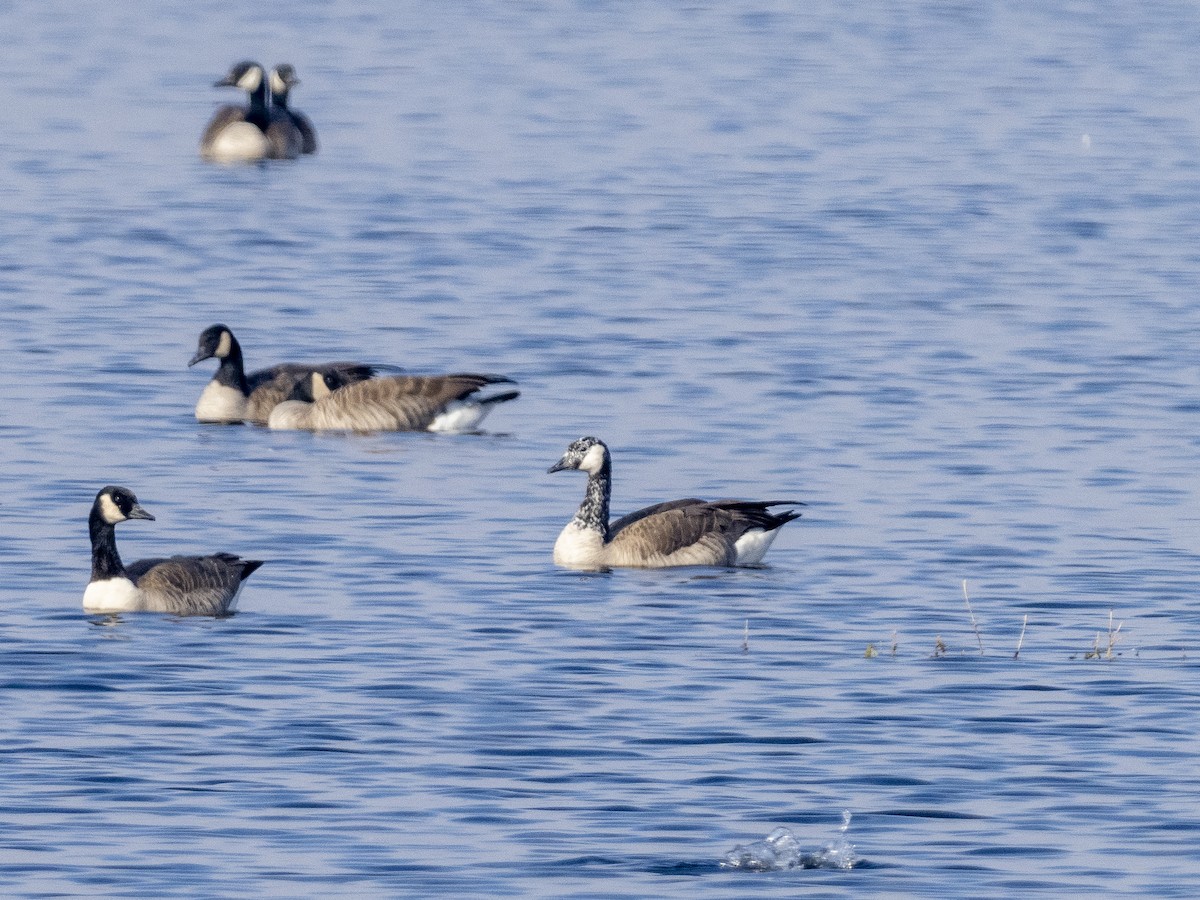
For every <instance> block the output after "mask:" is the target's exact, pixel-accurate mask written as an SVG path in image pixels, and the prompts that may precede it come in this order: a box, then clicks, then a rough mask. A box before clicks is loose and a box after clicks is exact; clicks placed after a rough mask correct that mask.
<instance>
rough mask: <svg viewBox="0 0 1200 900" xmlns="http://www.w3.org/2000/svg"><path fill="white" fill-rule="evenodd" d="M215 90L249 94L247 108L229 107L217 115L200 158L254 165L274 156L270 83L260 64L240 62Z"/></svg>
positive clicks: (203, 143) (210, 124) (202, 146)
mask: <svg viewBox="0 0 1200 900" xmlns="http://www.w3.org/2000/svg"><path fill="white" fill-rule="evenodd" d="M213 87H236V88H241V89H242V90H243V91H245V92H246V93H247V94H248V95H249V97H250V102H249V104H248V105H247V106H237V105H234V104H228V105H225V106H222V107H221V108H220V109H218V110H217V111H216V113H215V114H214V115H213V117H212V120H211V121H210V122H209V123H208V127H207V128H206V129H204V136H203V137H202V138H201V139H200V155H201V156H202V157H204V158H205V159H208V160H212V161H214V162H252V161H254V160H259V159H266V158H267V157H268V156H269V155H270V150H271V147H270V144H269V143H268V142H267V126H268V125H269V124H270V111H269V110H268V109H267V82H266V78H265V77H264V75H263V68H262V66H260V65H259V64H258V63H256V62H249V61H247V62H240V63H237V64H236V65H235V66H234V67H233V68H232V69H230V70H229V72H228V74H226V76H225V77H224V78H222V79H221V80H220V81H218V82H216V83H215V84H214V85H213Z"/></svg>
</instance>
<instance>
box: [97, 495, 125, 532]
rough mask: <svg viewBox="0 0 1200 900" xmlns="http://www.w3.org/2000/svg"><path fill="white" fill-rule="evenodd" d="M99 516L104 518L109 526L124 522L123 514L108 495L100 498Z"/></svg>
mask: <svg viewBox="0 0 1200 900" xmlns="http://www.w3.org/2000/svg"><path fill="white" fill-rule="evenodd" d="M100 515H102V516H104V521H105V522H107V523H108V524H109V525H116V524H117V523H118V522H124V521H125V514H124V513H123V512H121V509H120V507H118V506H117V504H115V503H113V498H112V497H110V496H109V495H108V494H105V495H104V496H102V497H101V498H100Z"/></svg>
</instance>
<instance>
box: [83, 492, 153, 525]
mask: <svg viewBox="0 0 1200 900" xmlns="http://www.w3.org/2000/svg"><path fill="white" fill-rule="evenodd" d="M92 509H93V511H94V512H95V513H96V514H97V515H99V517H100V518H101V519H102V520H103V521H104V522H107V523H108V524H109V525H116V524H117V523H118V522H124V521H127V520H128V519H149V520H150V521H151V522H153V521H154V516H152V515H150V513H148V512H146V510H145V509H143V508H142V505H141V504H140V503H138V498H137V497H135V496H134V494H133V491H131V490H129V488H123V487H117V486H116V485H112V484H110V485H108V487H104V488H101V489H100V493H98V494H97V495H96V502H95V503H94V504H93V505H92Z"/></svg>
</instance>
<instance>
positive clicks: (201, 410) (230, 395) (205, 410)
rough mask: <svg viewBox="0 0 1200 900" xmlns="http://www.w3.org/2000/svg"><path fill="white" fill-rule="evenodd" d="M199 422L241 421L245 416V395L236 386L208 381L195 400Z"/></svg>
mask: <svg viewBox="0 0 1200 900" xmlns="http://www.w3.org/2000/svg"><path fill="white" fill-rule="evenodd" d="M196 418H197V419H198V420H199V421H201V422H241V421H242V420H243V419H245V418H246V397H245V395H244V394H243V393H242V392H241V391H239V390H238V389H237V388H232V387H229V386H228V385H224V384H220V383H219V382H216V381H210V382H209V383H208V385H207V386H206V387H205V388H204V391H203V392H202V393H201V394H200V399H199V400H197V401H196Z"/></svg>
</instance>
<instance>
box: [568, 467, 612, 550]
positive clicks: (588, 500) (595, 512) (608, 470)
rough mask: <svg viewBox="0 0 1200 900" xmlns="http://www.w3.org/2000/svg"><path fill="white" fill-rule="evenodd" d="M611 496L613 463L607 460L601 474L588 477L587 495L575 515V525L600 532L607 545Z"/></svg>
mask: <svg viewBox="0 0 1200 900" xmlns="http://www.w3.org/2000/svg"><path fill="white" fill-rule="evenodd" d="M611 494H612V463H610V462H609V461H608V460H607V459H606V460H604V465H603V466H601V467H600V471H599V472H597V473H596V474H595V475H590V474H589V475H588V482H587V495H586V496H585V497H584V498H583V502H582V503H581V504H579V511H578V512H577V513H575V524H576V525H578V526H579V527H580V528H588V529H591V530H592V531H598V532H600V534H601V535H603V537H604V542H605V543H608V500H609V497H610V495H611Z"/></svg>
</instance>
